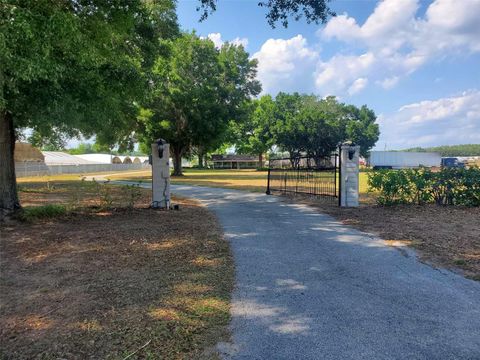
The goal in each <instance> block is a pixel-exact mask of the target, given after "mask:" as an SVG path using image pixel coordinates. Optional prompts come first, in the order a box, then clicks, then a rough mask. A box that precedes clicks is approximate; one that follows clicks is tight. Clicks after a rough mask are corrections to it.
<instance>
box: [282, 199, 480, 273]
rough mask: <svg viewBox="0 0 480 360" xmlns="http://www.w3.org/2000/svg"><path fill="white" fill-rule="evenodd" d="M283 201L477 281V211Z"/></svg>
mask: <svg viewBox="0 0 480 360" xmlns="http://www.w3.org/2000/svg"><path fill="white" fill-rule="evenodd" d="M286 199H287V201H301V202H303V203H307V204H309V205H312V206H314V207H316V208H318V210H319V211H321V212H322V213H325V214H328V215H331V216H333V217H335V218H336V219H338V220H340V221H341V222H342V223H344V224H347V225H351V226H353V227H355V228H357V229H359V230H362V231H365V232H368V233H372V234H375V235H377V236H378V237H380V238H382V239H385V241H386V243H387V244H388V245H391V246H395V247H398V248H401V246H405V245H408V246H412V247H414V248H416V249H417V250H419V255H420V259H422V260H423V261H425V262H428V263H430V264H432V265H438V266H442V267H447V268H450V269H452V270H460V271H461V272H463V273H464V275H465V276H467V277H470V278H472V279H475V280H480V208H467V207H457V206H437V205H425V206H417V205H397V206H378V205H372V204H368V205H362V206H360V207H358V208H340V207H338V206H337V204H335V203H333V202H332V201H322V200H318V199H312V198H307V197H299V196H296V197H295V198H286ZM369 200H371V199H369ZM370 202H371V201H370Z"/></svg>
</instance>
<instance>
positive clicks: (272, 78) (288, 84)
mask: <svg viewBox="0 0 480 360" xmlns="http://www.w3.org/2000/svg"><path fill="white" fill-rule="evenodd" d="M318 56H319V55H318V52H317V51H315V50H313V49H311V48H309V46H308V44H307V40H306V39H305V38H304V37H303V36H302V35H297V36H295V37H293V38H291V39H288V40H283V39H269V40H267V41H266V42H265V43H264V44H263V45H262V47H261V49H260V50H259V51H258V52H256V53H255V54H253V57H254V58H256V59H257V60H258V78H259V79H260V81H261V82H262V85H263V91H264V92H265V93H270V92H275V93H276V92H277V91H279V90H282V91H308V90H307V87H308V85H306V84H308V83H310V84H311V83H312V80H311V76H312V73H313V71H314V69H315V64H316V62H317V60H318Z"/></svg>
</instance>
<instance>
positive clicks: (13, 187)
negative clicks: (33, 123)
mask: <svg viewBox="0 0 480 360" xmlns="http://www.w3.org/2000/svg"><path fill="white" fill-rule="evenodd" d="M0 116H1V117H0V220H1V219H3V217H4V216H5V215H9V214H11V213H13V212H14V211H15V210H16V209H19V208H20V203H19V202H18V194H17V179H16V177H15V159H14V157H13V154H14V151H15V131H14V128H13V118H12V115H11V114H10V113H8V112H6V111H3V112H2V113H1V114H0Z"/></svg>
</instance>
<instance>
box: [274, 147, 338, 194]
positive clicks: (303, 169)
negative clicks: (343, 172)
mask: <svg viewBox="0 0 480 360" xmlns="http://www.w3.org/2000/svg"><path fill="white" fill-rule="evenodd" d="M331 157H333V166H318V165H319V164H316V162H315V161H314V159H313V158H309V157H300V158H296V161H295V164H298V166H295V167H293V166H292V161H291V159H290V158H281V159H271V160H270V162H269V167H268V175H267V191H266V193H267V195H270V194H271V193H272V191H279V192H282V193H295V194H305V195H314V196H323V197H328V198H336V197H338V189H339V187H337V179H338V177H337V171H338V166H337V165H338V162H337V158H338V154H332V156H331ZM331 157H328V158H326V159H327V160H328V162H330V163H332V161H331ZM323 161H325V159H322V162H323ZM285 163H287V164H288V168H284V164H285ZM312 163H313V164H314V165H315V166H311V164H312ZM275 166H277V168H276V167H275Z"/></svg>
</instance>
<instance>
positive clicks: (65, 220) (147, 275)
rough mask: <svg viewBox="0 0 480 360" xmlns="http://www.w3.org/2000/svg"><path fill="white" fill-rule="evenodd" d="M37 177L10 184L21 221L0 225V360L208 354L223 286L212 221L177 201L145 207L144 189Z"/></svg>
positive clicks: (218, 237) (225, 293) (226, 299)
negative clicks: (174, 207)
mask: <svg viewBox="0 0 480 360" xmlns="http://www.w3.org/2000/svg"><path fill="white" fill-rule="evenodd" d="M49 180H50V181H49V183H48V184H46V183H44V182H40V183H25V182H22V185H21V191H20V198H21V200H22V203H23V204H24V205H25V206H26V209H27V213H29V214H30V215H29V217H27V218H26V219H27V220H28V221H25V220H24V221H23V222H22V221H10V222H8V223H5V224H2V225H0V232H1V234H0V251H1V254H2V261H1V274H2V277H1V280H0V294H2V295H1V300H2V307H1V310H0V336H1V339H2V346H1V350H0V358H1V359H34V358H35V359H40V358H41V359H86V358H89V359H124V358H126V357H128V359H186V358H188V359H195V358H205V359H212V358H215V357H216V354H215V351H214V345H215V344H216V343H217V342H218V341H221V340H228V331H227V327H226V326H227V325H228V323H229V320H230V313H229V307H230V294H231V290H232V287H233V261H232V258H231V255H230V250H229V246H228V244H227V242H226V241H225V240H224V238H223V236H222V231H221V229H220V226H219V224H218V222H217V220H216V218H215V216H214V215H213V214H212V213H210V212H209V211H208V210H206V209H205V208H204V207H202V206H201V205H200V204H199V203H198V202H196V201H194V200H190V199H183V198H178V197H177V198H175V197H174V199H173V202H174V203H176V204H179V205H180V210H179V211H160V210H151V209H149V208H148V205H149V203H150V200H151V199H150V195H151V193H150V191H148V190H146V189H133V188H126V187H124V186H112V185H98V184H97V185H96V184H92V183H86V182H80V181H73V180H69V181H68V180H67V181H61V182H58V181H53V180H52V179H49ZM132 203H133V206H132ZM46 205H50V206H46ZM52 205H55V206H53V207H52ZM61 209H63V210H61ZM33 210H35V211H33ZM39 210H42V211H39ZM52 210H55V211H52ZM60 210H61V211H60ZM32 215H35V216H32ZM130 355H131V356H130Z"/></svg>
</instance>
